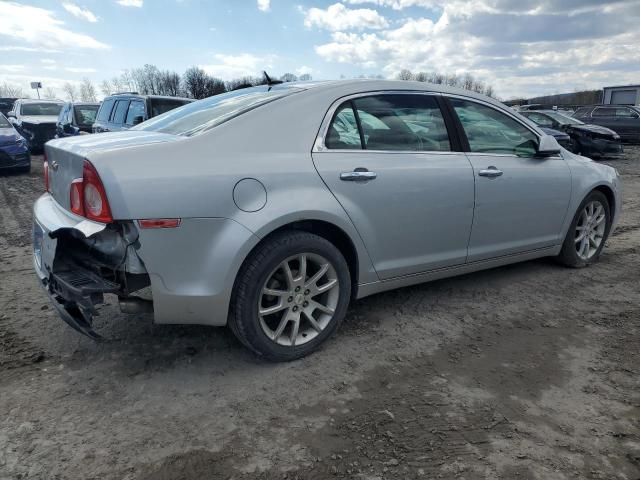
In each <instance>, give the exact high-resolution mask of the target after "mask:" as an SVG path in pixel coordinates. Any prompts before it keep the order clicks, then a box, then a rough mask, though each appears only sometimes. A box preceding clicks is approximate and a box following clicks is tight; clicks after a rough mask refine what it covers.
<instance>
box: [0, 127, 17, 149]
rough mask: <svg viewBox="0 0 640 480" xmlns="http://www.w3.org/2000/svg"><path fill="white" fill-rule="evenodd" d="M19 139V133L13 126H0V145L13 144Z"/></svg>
mask: <svg viewBox="0 0 640 480" xmlns="http://www.w3.org/2000/svg"><path fill="white" fill-rule="evenodd" d="M19 139H20V135H18V132H16V131H15V130H14V129H13V128H10V127H5V128H0V146H2V145H13V144H14V143H16V142H17V141H18V140H19Z"/></svg>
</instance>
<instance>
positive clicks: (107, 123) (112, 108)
mask: <svg viewBox="0 0 640 480" xmlns="http://www.w3.org/2000/svg"><path fill="white" fill-rule="evenodd" d="M190 102H193V100H191V99H190V98H180V97H163V96H160V95H140V94H138V93H135V92H131V93H117V94H115V95H111V96H109V97H105V99H104V100H103V101H102V105H100V109H99V110H98V115H97V116H96V121H95V122H94V123H93V133H100V132H117V131H119V130H127V129H129V128H131V127H133V126H134V125H137V124H139V123H142V122H144V121H145V120H149V119H150V118H153V117H156V116H158V115H160V114H162V113H165V112H168V111H169V110H173V109H174V108H177V107H181V106H182V105H185V104H187V103H190Z"/></svg>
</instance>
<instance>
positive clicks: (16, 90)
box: [0, 82, 25, 98]
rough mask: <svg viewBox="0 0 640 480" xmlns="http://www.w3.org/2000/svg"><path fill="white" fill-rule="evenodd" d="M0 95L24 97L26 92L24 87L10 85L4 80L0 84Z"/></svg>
mask: <svg viewBox="0 0 640 480" xmlns="http://www.w3.org/2000/svg"><path fill="white" fill-rule="evenodd" d="M0 97H11V98H23V97H25V94H24V92H23V90H22V87H16V86H15V85H9V84H8V83H7V82H4V83H3V84H2V85H0Z"/></svg>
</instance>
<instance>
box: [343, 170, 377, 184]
mask: <svg viewBox="0 0 640 480" xmlns="http://www.w3.org/2000/svg"><path fill="white" fill-rule="evenodd" d="M377 177H378V174H377V173H375V172H370V171H369V170H367V169H366V168H356V169H355V170H354V171H353V172H343V173H341V174H340V180H343V181H345V182H366V181H368V180H375V179H376V178H377Z"/></svg>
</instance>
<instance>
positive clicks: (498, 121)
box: [451, 98, 538, 156]
mask: <svg viewBox="0 0 640 480" xmlns="http://www.w3.org/2000/svg"><path fill="white" fill-rule="evenodd" d="M451 104H452V105H453V108H454V109H455V111H456V113H457V114H458V118H460V122H461V123H462V127H463V128H464V131H465V133H466V134H467V139H468V140H469V147H470V149H471V151H472V152H478V153H507V154H508V153H512V154H516V155H519V156H532V155H534V154H535V153H536V149H537V145H538V137H537V136H536V135H535V134H534V133H533V132H531V131H530V130H529V129H528V128H526V127H525V126H524V125H521V124H520V123H519V122H516V121H515V120H514V119H513V118H511V117H509V116H508V115H506V114H504V113H502V112H499V111H498V110H495V109H493V108H491V107H487V106H485V105H481V104H479V103H475V102H469V101H466V100H459V99H454V98H452V99H451Z"/></svg>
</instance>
